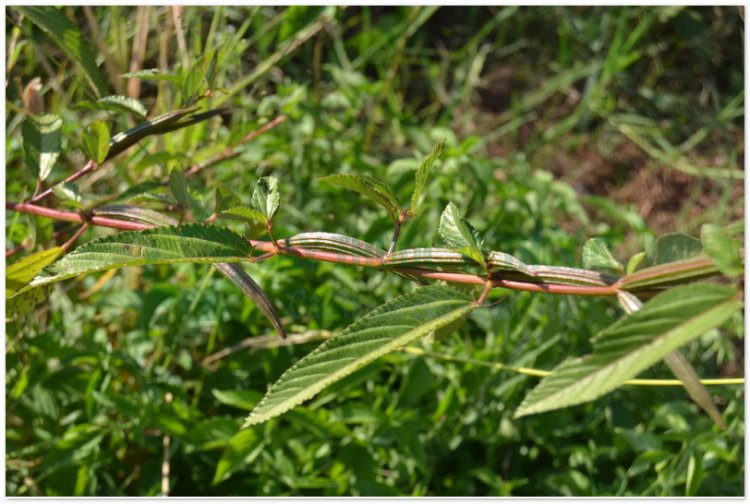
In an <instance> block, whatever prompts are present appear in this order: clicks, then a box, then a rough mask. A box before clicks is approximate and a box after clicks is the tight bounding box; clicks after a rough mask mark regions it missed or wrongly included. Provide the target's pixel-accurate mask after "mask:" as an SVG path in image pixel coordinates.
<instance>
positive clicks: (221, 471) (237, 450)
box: [213, 429, 265, 485]
mask: <svg viewBox="0 0 750 504" xmlns="http://www.w3.org/2000/svg"><path fill="white" fill-rule="evenodd" d="M263 439H264V438H263V436H259V435H258V433H257V432H255V430H254V429H245V430H241V431H240V432H238V433H237V434H235V435H234V436H233V437H232V439H230V440H229V442H228V443H227V446H226V448H225V449H224V453H222V454H221V458H220V459H219V463H218V464H217V465H216V472H215V473H214V480H213V484H214V485H217V484H219V483H221V482H222V481H224V480H225V479H227V478H228V477H229V476H231V475H232V474H233V473H234V472H235V471H237V470H238V469H241V468H243V467H245V466H247V465H248V464H252V463H253V461H254V460H255V459H256V458H257V457H258V455H260V454H261V453H262V452H263V448H264V447H265V444H264V442H263Z"/></svg>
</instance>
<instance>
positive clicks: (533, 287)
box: [5, 202, 617, 296]
mask: <svg viewBox="0 0 750 504" xmlns="http://www.w3.org/2000/svg"><path fill="white" fill-rule="evenodd" d="M5 208H6V209H8V210H15V211H18V212H24V213H29V214H34V215H39V216H42V217H49V218H52V219H57V220H64V221H68V222H81V223H83V222H84V219H83V217H81V215H79V214H77V213H75V212H67V211H64V210H57V209H52V208H45V207H40V206H37V205H31V204H29V203H11V202H6V203H5ZM89 223H90V224H94V225H97V226H104V227H111V228H116V229H124V230H130V231H132V230H138V231H140V230H144V229H150V228H152V227H156V226H151V225H149V224H141V223H139V222H130V221H124V220H119V219H110V218H107V217H97V216H93V217H91V219H90V220H89ZM248 241H249V243H250V244H251V245H252V246H253V247H255V248H256V249H258V250H260V251H262V252H276V250H278V253H280V254H285V255H293V256H297V257H302V258H305V259H312V260H315V261H326V262H334V263H338V264H354V265H357V266H367V267H374V268H379V267H382V266H383V259H382V258H373V257H361V256H352V255H348V254H341V253H338V252H325V251H322V250H309V249H304V248H301V247H288V246H285V245H283V240H279V241H277V242H275V243H272V242H267V241H259V240H248ZM393 269H394V270H395V271H399V272H401V273H407V274H409V275H413V276H418V277H421V278H427V279H431V280H444V281H446V282H453V283H462V284H473V285H486V284H487V279H486V278H485V277H483V276H480V275H473V274H470V273H451V272H447V271H433V270H428V269H423V268H393ZM491 284H492V286H493V287H503V288H506V289H511V290H520V291H528V292H546V293H548V294H569V295H576V296H615V295H617V285H608V286H587V285H562V284H537V283H529V282H521V281H516V280H502V279H492V280H491Z"/></svg>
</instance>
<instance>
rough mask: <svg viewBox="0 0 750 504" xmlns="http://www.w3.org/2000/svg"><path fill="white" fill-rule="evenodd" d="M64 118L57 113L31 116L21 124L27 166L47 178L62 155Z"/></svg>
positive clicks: (35, 174) (40, 176) (40, 178)
mask: <svg viewBox="0 0 750 504" xmlns="http://www.w3.org/2000/svg"><path fill="white" fill-rule="evenodd" d="M61 128H62V119H60V118H59V117H58V116H56V115H44V116H29V117H27V118H26V120H24V122H23V124H21V133H22V135H23V156H24V161H25V162H26V167H27V168H28V169H29V170H31V172H32V173H33V174H34V176H35V177H36V178H37V179H39V180H45V179H46V178H47V177H48V176H49V174H50V172H52V167H53V166H55V161H57V158H58V156H59V155H60V148H61V147H60V139H61Z"/></svg>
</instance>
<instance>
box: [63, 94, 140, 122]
mask: <svg viewBox="0 0 750 504" xmlns="http://www.w3.org/2000/svg"><path fill="white" fill-rule="evenodd" d="M76 107H77V108H80V109H85V110H106V111H109V112H125V113H129V114H134V115H136V116H137V117H138V118H139V119H145V118H146V114H147V111H146V107H144V106H143V104H142V103H141V102H139V101H138V100H136V99H135V98H131V97H130V96H118V95H111V96H105V97H104V98H99V99H98V100H96V101H90V100H86V101H83V102H81V103H79V104H78V105H76Z"/></svg>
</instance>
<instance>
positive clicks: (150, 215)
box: [93, 204, 177, 226]
mask: <svg viewBox="0 0 750 504" xmlns="http://www.w3.org/2000/svg"><path fill="white" fill-rule="evenodd" d="M93 214H94V215H97V216H99V217H114V218H117V219H127V220H132V221H136V222H144V223H146V224H153V225H154V226H175V225H177V221H176V220H175V219H173V218H172V217H170V216H169V215H165V214H163V213H161V212H157V211H155V210H151V209H150V208H141V207H139V206H135V205H128V204H113V205H105V206H101V207H99V208H96V209H95V210H94V211H93Z"/></svg>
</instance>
